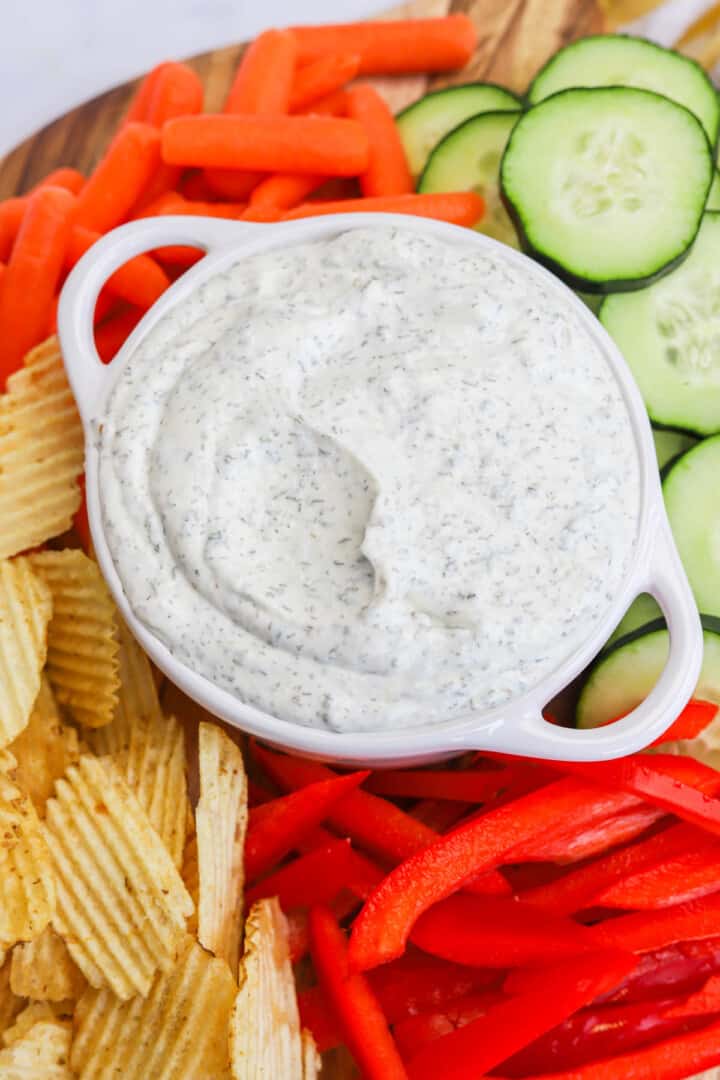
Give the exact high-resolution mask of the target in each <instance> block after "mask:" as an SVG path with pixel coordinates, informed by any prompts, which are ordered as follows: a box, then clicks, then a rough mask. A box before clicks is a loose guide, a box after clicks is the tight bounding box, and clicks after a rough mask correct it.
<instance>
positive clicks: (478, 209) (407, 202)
mask: <svg viewBox="0 0 720 1080" xmlns="http://www.w3.org/2000/svg"><path fill="white" fill-rule="evenodd" d="M484 211H485V203H484V202H483V200H482V198H481V197H480V196H479V195H476V194H475V192H474V191H450V192H447V193H433V194H428V195H394V196H387V197H385V198H374V199H337V200H334V201H333V202H307V203H303V205H302V206H298V207H296V209H295V210H288V212H287V213H286V214H283V221H294V220H295V219H296V218H305V217H316V216H318V215H320V214H354V213H378V212H379V213H385V214H414V215H416V216H417V217H429V218H437V220H438V221H449V222H451V223H452V224H453V225H474V224H475V223H476V222H477V221H479V220H480V218H481V217H482V216H483V213H484Z"/></svg>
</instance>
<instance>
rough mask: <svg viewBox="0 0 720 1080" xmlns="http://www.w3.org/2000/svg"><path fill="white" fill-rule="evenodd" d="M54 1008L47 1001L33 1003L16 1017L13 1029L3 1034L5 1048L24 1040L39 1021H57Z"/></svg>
mask: <svg viewBox="0 0 720 1080" xmlns="http://www.w3.org/2000/svg"><path fill="white" fill-rule="evenodd" d="M55 1019H56V1017H55V1013H54V1011H53V1009H52V1006H50V1005H48V1004H47V1002H45V1001H31V1002H30V1003H29V1004H28V1005H26V1006H25V1008H24V1009H22V1010H21V1011H20V1012H19V1013H18V1014H17V1016H16V1017H15V1022H14V1024H13V1025H12V1027H8V1028H6V1029H5V1031H3V1033H2V1044H3V1046H12V1045H13V1044H14V1043H16V1042H19V1041H20V1040H21V1039H24V1038H25V1036H26V1035H27V1033H28V1031H30V1029H31V1028H33V1027H34V1026H35V1024H37V1022H38V1020H55Z"/></svg>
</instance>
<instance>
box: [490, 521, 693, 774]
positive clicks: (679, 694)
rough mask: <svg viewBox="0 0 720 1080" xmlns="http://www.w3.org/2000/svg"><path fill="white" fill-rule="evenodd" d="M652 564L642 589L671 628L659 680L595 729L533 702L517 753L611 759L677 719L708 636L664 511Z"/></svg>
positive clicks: (632, 750)
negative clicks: (556, 718) (547, 715)
mask: <svg viewBox="0 0 720 1080" xmlns="http://www.w3.org/2000/svg"><path fill="white" fill-rule="evenodd" d="M654 524H655V529H654V530H653V532H654V538H653V548H652V551H651V553H650V557H649V570H648V573H647V577H646V579H645V580H644V581H641V582H639V583H638V592H649V593H651V594H652V595H653V596H654V597H655V599H656V600H657V601H658V603H659V605H660V607H661V608H662V612H663V615H664V616H665V620H666V622H667V625H668V630H669V631H670V649H669V653H668V658H667V661H666V664H665V667H664V668H663V671H662V674H661V676H660V678H659V679H658V681H657V683H656V684H655V686H654V687H653V689H652V690H651V692H650V693H649V694H648V696H647V698H646V699H645V701H643V702H641V704H640V705H638V706H637V707H636V708H635V709H633V710H632V712H630V713H628V714H627V716H625V717H623V719H622V720H617V721H616V722H615V723H613V724H609V725H608V726H607V727H599V728H594V729H592V730H578V729H575V728H565V727H559V726H557V725H555V724H551V723H549V722H548V721H547V720H545V719H544V718H543V715H542V710H541V708H539V707H537V708H529V709H528V710H527V712H526V713H525V714H524V715H523V716H521V717H520V720H519V721H518V718H517V716H516V717H515V718H510V719H508V721H507V723H509V724H513V723H514V724H515V725H516V726H517V729H518V730H517V738H516V742H517V745H518V746H522V750H518V751H517V752H518V753H522V754H527V755H529V756H535V757H542V758H548V759H551V760H556V761H558V760H559V761H562V760H567V761H606V760H609V759H611V758H618V757H624V756H625V755H626V754H632V753H635V752H636V751H638V750H642V749H643V748H644V747H646V746H649V744H650V743H652V742H654V741H655V739H657V738H659V736H660V735H662V733H663V732H664V731H666V730H667V728H668V727H669V726H670V724H671V723H672V722H673V720H675V719H676V717H677V715H678V712H679V711H680V709H682V708H683V707H684V706H685V705H686V703H687V702H688V701H689V699H690V698H691V696H692V693H693V691H694V689H695V686H696V684H697V680H698V676H699V674H700V667H701V664H702V650H703V638H702V628H701V625H700V618H699V616H698V612H697V606H696V604H695V600H694V598H693V595H692V591H691V589H690V585H689V583H688V580H687V577H686V575H685V571H684V569H683V567H682V564H681V562H680V558H679V556H678V553H677V550H676V548H675V542H674V540H673V538H672V534H671V532H670V527H669V525H668V523H667V520H666V519H665V516H664V514H658V515H657V517H656V520H655V523H654Z"/></svg>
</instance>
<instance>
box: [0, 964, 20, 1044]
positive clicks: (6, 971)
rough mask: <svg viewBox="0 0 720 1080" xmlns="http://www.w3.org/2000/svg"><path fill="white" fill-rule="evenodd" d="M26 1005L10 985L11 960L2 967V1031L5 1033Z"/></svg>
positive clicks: (0, 1011) (0, 1008)
mask: <svg viewBox="0 0 720 1080" xmlns="http://www.w3.org/2000/svg"><path fill="white" fill-rule="evenodd" d="M24 1005H25V999H24V998H21V997H18V996H17V994H14V993H13V990H12V987H11V985H10V960H9V959H8V960H6V962H5V963H4V964H3V965H2V967H0V1033H4V1032H5V1031H6V1030H7V1028H8V1027H9V1026H10V1025H11V1024H12V1022H13V1020H14V1019H15V1017H16V1016H17V1014H18V1013H19V1012H20V1010H21V1009H22V1008H23V1007H24Z"/></svg>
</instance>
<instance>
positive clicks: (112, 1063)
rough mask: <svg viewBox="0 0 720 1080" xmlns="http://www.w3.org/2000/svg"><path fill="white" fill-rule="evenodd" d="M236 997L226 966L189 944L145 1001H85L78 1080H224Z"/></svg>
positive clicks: (89, 997) (106, 996) (79, 1021)
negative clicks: (176, 963) (232, 1010)
mask: <svg viewBox="0 0 720 1080" xmlns="http://www.w3.org/2000/svg"><path fill="white" fill-rule="evenodd" d="M234 996H235V983H234V981H233V978H232V976H231V974H230V972H229V970H228V966H227V964H226V963H225V961H224V960H218V959H217V958H216V957H213V956H210V955H209V953H206V952H205V951H204V950H203V949H201V948H200V946H199V945H198V944H197V943H196V942H194V941H192V939H191V938H190V937H187V938H186V940H185V945H184V952H183V955H182V957H181V959H180V961H179V963H178V965H177V967H176V968H175V970H174V971H172V972H171V973H170V974H169V975H158V976H156V978H155V980H154V982H153V984H152V987H151V989H150V992H149V994H148V995H147V997H146V998H140V997H136V998H133V999H132V1001H127V1002H124V1003H123V1002H120V1001H118V999H117V998H116V997H115V996H114V995H113V994H112V993H110V992H109V991H108V990H99V991H98V990H89V991H88V992H87V993H86V994H85V995H84V996H83V997H82V998H81V1000H80V1001H79V1002H78V1007H77V1010H76V1013H75V1038H74V1040H73V1046H72V1053H71V1064H72V1067H73V1069H74V1070H75V1073H76V1075H77V1077H78V1080H117V1078H118V1077H122V1080H151V1078H152V1080H225V1078H226V1077H228V1076H229V1073H228V1064H229V1063H228V1041H227V1030H228V1021H229V1017H230V1010H231V1008H232V1004H233V998H234ZM248 1080H249V1078H248ZM268 1080H292V1078H291V1076H290V1074H287V1075H286V1074H284V1073H282V1074H281V1073H278V1074H275V1075H273V1076H268Z"/></svg>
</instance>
